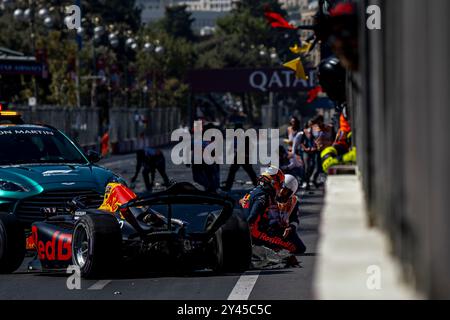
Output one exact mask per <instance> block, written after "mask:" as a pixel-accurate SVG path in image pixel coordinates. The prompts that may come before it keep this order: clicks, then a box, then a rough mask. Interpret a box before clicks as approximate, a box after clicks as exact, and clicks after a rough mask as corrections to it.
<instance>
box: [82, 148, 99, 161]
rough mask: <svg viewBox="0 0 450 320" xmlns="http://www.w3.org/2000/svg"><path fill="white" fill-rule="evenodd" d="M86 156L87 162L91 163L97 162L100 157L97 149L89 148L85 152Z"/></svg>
mask: <svg viewBox="0 0 450 320" xmlns="http://www.w3.org/2000/svg"><path fill="white" fill-rule="evenodd" d="M86 157H87V158H88V160H89V162H91V163H97V162H99V161H100V160H101V159H102V157H101V155H100V154H99V153H98V152H97V151H94V150H89V151H88V152H87V153H86Z"/></svg>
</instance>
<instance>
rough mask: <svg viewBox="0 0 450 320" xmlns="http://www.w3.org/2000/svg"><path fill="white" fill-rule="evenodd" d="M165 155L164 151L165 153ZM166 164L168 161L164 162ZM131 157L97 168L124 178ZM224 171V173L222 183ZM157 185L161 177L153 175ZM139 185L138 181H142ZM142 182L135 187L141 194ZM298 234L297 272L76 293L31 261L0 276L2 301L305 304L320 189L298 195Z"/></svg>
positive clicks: (181, 174)
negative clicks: (301, 246)
mask: <svg viewBox="0 0 450 320" xmlns="http://www.w3.org/2000/svg"><path fill="white" fill-rule="evenodd" d="M165 154H166V155H167V156H168V154H167V150H165ZM168 162H170V161H168ZM134 163H135V162H134V156H133V155H125V156H116V157H112V158H110V159H106V160H104V161H103V162H102V163H101V164H102V165H104V166H106V167H109V168H111V169H113V170H114V171H116V172H117V173H119V174H121V175H122V176H123V177H125V178H126V179H129V178H130V177H131V176H132V174H133V171H134ZM227 170H228V169H227V168H226V167H225V166H224V167H223V168H222V170H221V171H222V172H221V175H222V180H224V179H225V178H226V175H227ZM167 171H168V174H169V176H170V177H171V178H174V177H176V179H177V181H191V180H192V179H191V174H190V170H189V169H188V168H186V167H184V166H173V165H170V164H169V165H168V170H167ZM157 177H158V178H157V181H160V177H159V176H158V174H157ZM141 180H142V179H141ZM246 180H248V178H247V176H246V174H245V172H243V171H242V170H241V171H240V172H239V173H238V175H237V178H236V181H238V183H237V184H235V186H234V189H235V190H238V191H234V192H233V196H235V197H239V196H240V195H241V194H243V193H245V192H246V191H247V190H250V189H251V185H248V184H247V183H246ZM142 187H143V186H142V183H139V182H138V184H137V189H138V191H139V190H141V191H142ZM299 195H300V197H301V202H302V205H301V217H300V228H299V235H300V237H301V238H302V240H303V241H304V242H305V244H306V246H307V248H308V249H307V253H306V254H305V255H303V256H298V260H299V261H300V267H299V268H291V269H283V270H271V271H269V270H266V271H264V270H263V271H258V270H252V271H248V272H246V273H244V274H224V275H213V274H211V273H210V272H208V271H202V272H197V273H194V274H191V275H187V276H179V275H174V274H161V273H150V274H146V275H144V276H142V275H133V273H130V274H129V275H127V276H123V277H122V278H115V279H103V280H82V282H81V289H80V290H69V289H68V288H67V284H66V283H67V277H68V275H67V274H57V273H54V274H48V273H39V272H28V271H27V265H28V262H29V260H30V259H31V258H27V259H26V261H24V263H23V265H22V266H21V268H20V269H19V270H18V271H17V272H16V273H14V274H11V275H0V300H16V299H32V300H35V299H38V300H42V299H45V300H46V299H52V300H53V299H55V300H60V299H75V300H97V299H102V300H103V299H118V300H124V299H125V300H126V299H133V300H227V299H231V300H309V299H314V293H313V275H314V267H315V262H316V256H317V255H318V252H317V251H316V248H317V242H318V229H319V223H320V211H321V208H322V205H323V190H315V191H312V192H307V193H305V192H301V193H299Z"/></svg>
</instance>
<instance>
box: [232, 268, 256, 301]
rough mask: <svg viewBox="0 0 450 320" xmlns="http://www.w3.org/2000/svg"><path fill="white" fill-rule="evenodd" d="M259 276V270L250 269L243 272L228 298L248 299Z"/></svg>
mask: <svg viewBox="0 0 450 320" xmlns="http://www.w3.org/2000/svg"><path fill="white" fill-rule="evenodd" d="M258 277H259V271H250V272H246V273H245V274H243V275H242V276H241V277H240V278H239V280H238V282H236V285H235V286H234V288H233V290H232V291H231V293H230V295H229V296H228V300H248V298H249V297H250V294H251V293H252V290H253V287H254V286H255V284H256V281H257V280H258Z"/></svg>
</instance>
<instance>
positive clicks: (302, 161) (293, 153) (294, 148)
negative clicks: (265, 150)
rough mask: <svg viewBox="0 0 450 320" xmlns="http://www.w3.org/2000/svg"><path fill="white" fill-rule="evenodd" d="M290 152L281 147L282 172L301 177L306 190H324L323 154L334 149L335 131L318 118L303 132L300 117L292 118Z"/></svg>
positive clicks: (288, 144)
mask: <svg viewBox="0 0 450 320" xmlns="http://www.w3.org/2000/svg"><path fill="white" fill-rule="evenodd" d="M287 134H288V139H286V140H285V142H286V144H287V148H285V147H283V146H281V147H280V152H279V153H280V169H281V170H283V172H284V173H286V174H291V175H293V176H295V177H297V178H298V179H299V180H300V181H301V184H302V188H304V189H307V190H309V189H310V188H311V186H312V185H314V186H315V187H316V188H318V187H320V183H319V181H318V178H319V175H320V174H321V173H322V172H323V169H322V160H321V156H320V155H321V152H322V151H323V150H325V149H326V148H327V147H330V146H332V145H333V142H334V137H335V136H336V133H335V130H334V127H333V126H332V125H326V124H325V123H324V117H323V116H322V115H318V116H316V117H314V118H313V119H311V120H310V121H308V122H307V123H306V125H305V126H304V127H303V129H302V128H301V126H300V121H299V119H298V118H297V117H292V118H291V121H290V126H289V127H288V130H287Z"/></svg>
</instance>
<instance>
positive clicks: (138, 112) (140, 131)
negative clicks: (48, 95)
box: [16, 106, 181, 153]
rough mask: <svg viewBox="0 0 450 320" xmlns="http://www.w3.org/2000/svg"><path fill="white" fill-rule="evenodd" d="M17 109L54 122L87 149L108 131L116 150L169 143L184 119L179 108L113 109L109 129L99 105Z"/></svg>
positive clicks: (33, 120) (33, 119) (34, 118)
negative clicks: (93, 106)
mask: <svg viewBox="0 0 450 320" xmlns="http://www.w3.org/2000/svg"><path fill="white" fill-rule="evenodd" d="M16 109H17V110H18V111H20V112H21V113H22V114H23V118H24V120H25V121H26V122H30V123H43V124H47V125H51V126H53V127H55V128H57V129H59V130H61V131H63V132H65V133H66V134H67V135H68V136H70V137H71V138H72V139H74V140H75V141H76V142H77V143H78V144H79V145H80V146H82V147H83V148H85V149H89V148H93V149H98V148H99V144H100V138H101V136H102V135H103V134H104V133H105V131H106V130H108V132H109V137H110V143H111V147H112V152H113V153H126V152H132V151H135V150H136V149H138V148H142V147H143V146H160V145H164V144H168V143H169V142H170V135H171V133H172V131H173V130H174V129H176V128H177V127H178V126H179V124H180V121H181V115H180V112H179V109H178V108H155V109H140V108H113V109H110V110H109V126H108V127H105V128H104V127H103V124H102V123H101V119H100V112H101V111H100V109H98V108H90V107H83V108H69V107H60V106H39V107H24V106H19V107H17V108H16Z"/></svg>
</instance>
